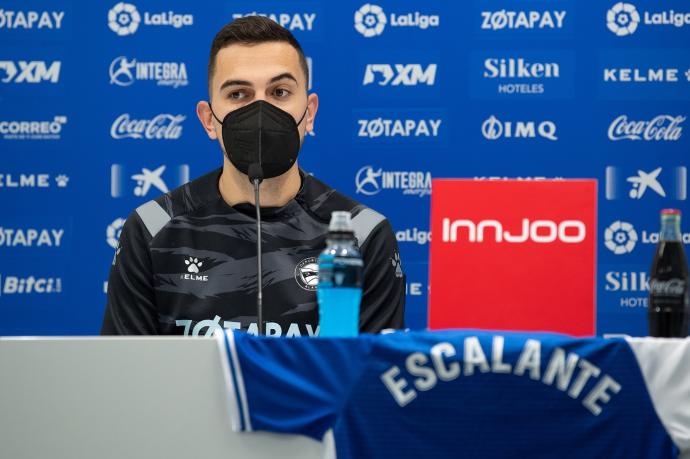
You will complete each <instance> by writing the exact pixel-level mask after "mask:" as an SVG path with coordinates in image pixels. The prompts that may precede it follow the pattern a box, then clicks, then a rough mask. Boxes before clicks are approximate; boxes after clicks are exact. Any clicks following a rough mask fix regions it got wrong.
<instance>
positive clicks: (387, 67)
mask: <svg viewBox="0 0 690 459" xmlns="http://www.w3.org/2000/svg"><path fill="white" fill-rule="evenodd" d="M436 69H437V64H428V65H423V64H367V66H366V68H365V69H364V79H363V80H362V85H363V86H367V85H378V86H418V85H426V86H433V85H434V84H435V83H436Z"/></svg>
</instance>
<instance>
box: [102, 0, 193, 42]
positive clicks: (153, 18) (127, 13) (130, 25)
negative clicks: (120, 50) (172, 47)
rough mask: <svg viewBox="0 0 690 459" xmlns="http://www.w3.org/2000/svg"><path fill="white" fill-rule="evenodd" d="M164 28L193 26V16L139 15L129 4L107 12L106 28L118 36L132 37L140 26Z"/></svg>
mask: <svg viewBox="0 0 690 459" xmlns="http://www.w3.org/2000/svg"><path fill="white" fill-rule="evenodd" d="M142 23H143V25H145V26H166V27H173V28H175V29H179V28H181V27H185V26H191V25H193V24H194V16H192V15H191V14H178V13H175V12H174V11H163V12H159V13H151V12H148V11H145V12H144V15H143V17H142V15H141V14H140V13H139V10H138V9H137V7H136V6H134V5H133V4H131V3H125V2H120V3H117V4H116V5H115V6H113V7H112V8H110V10H109V11H108V27H109V28H110V30H112V31H113V32H115V33H116V34H118V35H119V36H121V37H122V36H125V35H132V34H133V33H135V32H136V31H137V30H138V29H139V26H140V25H142Z"/></svg>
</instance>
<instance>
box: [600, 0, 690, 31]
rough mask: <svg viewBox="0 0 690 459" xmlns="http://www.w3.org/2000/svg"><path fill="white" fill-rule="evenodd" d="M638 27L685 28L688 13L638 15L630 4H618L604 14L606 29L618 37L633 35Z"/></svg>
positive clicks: (689, 16) (654, 12) (653, 12)
mask: <svg viewBox="0 0 690 459" xmlns="http://www.w3.org/2000/svg"><path fill="white" fill-rule="evenodd" d="M640 25H643V26H645V27H647V26H672V27H676V28H680V27H685V26H688V25H690V12H681V11H675V10H666V11H642V14H640V12H639V11H638V9H637V7H636V6H635V5H633V4H632V3H625V2H618V3H616V4H615V5H613V6H612V7H611V9H609V10H608V11H607V13H606V27H607V28H608V29H609V30H610V31H611V32H612V33H614V34H616V35H617V36H619V37H625V36H628V35H632V34H634V33H635V32H636V31H637V30H638V27H639V26H640Z"/></svg>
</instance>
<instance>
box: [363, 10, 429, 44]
mask: <svg viewBox="0 0 690 459" xmlns="http://www.w3.org/2000/svg"><path fill="white" fill-rule="evenodd" d="M440 22H441V19H440V16H439V15H438V14H426V13H421V12H419V11H413V12H405V13H399V12H395V13H391V14H390V15H388V14H386V12H385V11H384V10H383V8H381V7H380V6H379V5H374V4H371V3H365V4H364V5H362V6H361V7H360V8H359V9H358V10H357V11H355V30H356V31H357V32H359V33H360V34H362V35H363V36H364V37H366V38H371V37H377V36H379V35H381V34H383V33H384V32H385V31H386V29H387V28H391V27H405V28H414V29H421V30H427V29H429V28H435V27H438V26H439V25H440Z"/></svg>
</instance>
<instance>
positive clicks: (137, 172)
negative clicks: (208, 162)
mask: <svg viewBox="0 0 690 459" xmlns="http://www.w3.org/2000/svg"><path fill="white" fill-rule="evenodd" d="M166 171H167V174H166ZM165 179H167V182H166V180H165ZM187 182H189V165H188V164H181V165H179V166H173V167H170V168H168V167H167V166H166V165H165V164H163V165H162V166H158V167H151V168H148V167H128V166H124V165H122V164H113V165H112V166H110V196H112V197H113V198H121V197H124V196H135V197H138V198H142V197H146V196H148V194H149V192H154V193H155V194H160V193H167V192H168V191H170V189H172V188H176V187H178V186H180V185H183V184H185V183H187Z"/></svg>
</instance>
